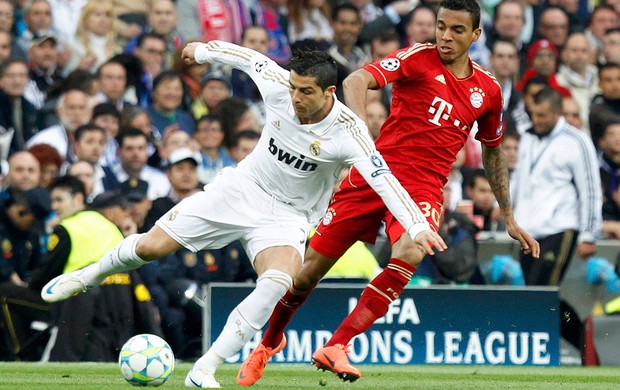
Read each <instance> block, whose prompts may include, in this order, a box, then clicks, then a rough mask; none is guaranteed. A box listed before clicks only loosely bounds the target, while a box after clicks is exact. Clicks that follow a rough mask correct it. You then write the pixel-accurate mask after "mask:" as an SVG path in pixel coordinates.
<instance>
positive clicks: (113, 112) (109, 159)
mask: <svg viewBox="0 0 620 390" xmlns="http://www.w3.org/2000/svg"><path fill="white" fill-rule="evenodd" d="M90 122H91V123H92V124H94V125H95V126H99V127H101V128H102V129H104V130H105V133H106V139H107V141H106V144H105V149H104V151H103V155H102V156H101V164H102V165H105V166H107V167H113V166H114V165H116V164H118V142H117V141H116V137H117V136H118V133H119V131H120V114H119V112H118V110H117V109H116V107H115V106H114V105H113V104H111V103H99V104H97V105H96V106H95V107H94V108H93V115H92V117H91V120H90Z"/></svg>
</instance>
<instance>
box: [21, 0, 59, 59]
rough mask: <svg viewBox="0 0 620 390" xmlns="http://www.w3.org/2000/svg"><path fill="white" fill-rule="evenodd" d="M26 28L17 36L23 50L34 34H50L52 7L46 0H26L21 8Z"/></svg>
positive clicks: (26, 47)
mask: <svg viewBox="0 0 620 390" xmlns="http://www.w3.org/2000/svg"><path fill="white" fill-rule="evenodd" d="M22 11H23V14H24V22H25V24H26V29H25V30H24V31H23V32H22V33H21V35H20V36H19V38H18V43H19V45H20V47H21V49H22V50H23V51H24V52H27V51H28V49H29V47H30V41H31V40H32V39H33V38H34V37H35V36H43V35H47V36H49V35H52V7H51V5H50V3H49V1H48V0H28V1H26V2H25V4H24V5H23V8H22Z"/></svg>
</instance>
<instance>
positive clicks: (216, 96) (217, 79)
mask: <svg viewBox="0 0 620 390" xmlns="http://www.w3.org/2000/svg"><path fill="white" fill-rule="evenodd" d="M200 84H201V86H202V89H201V92H200V96H199V97H198V98H196V100H194V103H192V114H193V115H194V118H195V119H198V118H200V117H202V116H203V115H206V114H209V113H212V112H213V111H214V110H215V108H216V107H217V105H218V104H220V102H221V101H222V100H224V99H227V98H229V97H230V96H232V84H231V82H230V79H229V78H228V77H227V76H226V75H225V74H224V73H223V72H221V71H212V72H208V73H205V75H204V76H203V77H202V80H201V82H200Z"/></svg>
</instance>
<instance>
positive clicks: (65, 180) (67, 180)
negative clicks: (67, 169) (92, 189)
mask: <svg viewBox="0 0 620 390" xmlns="http://www.w3.org/2000/svg"><path fill="white" fill-rule="evenodd" d="M56 188H60V189H63V190H67V191H69V193H71V195H75V194H82V196H83V197H84V200H86V186H84V183H83V182H82V180H80V179H78V178H77V177H75V176H70V175H64V176H60V177H59V178H57V179H56V180H54V182H53V183H52V185H51V186H50V191H52V190H54V189H56Z"/></svg>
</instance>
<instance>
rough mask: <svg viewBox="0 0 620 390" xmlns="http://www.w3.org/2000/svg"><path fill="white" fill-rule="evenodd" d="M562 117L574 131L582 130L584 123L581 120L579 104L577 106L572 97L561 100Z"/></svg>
mask: <svg viewBox="0 0 620 390" xmlns="http://www.w3.org/2000/svg"><path fill="white" fill-rule="evenodd" d="M588 110H589V108H588ZM562 116H563V117H564V119H566V122H568V124H569V125H571V126H573V127H574V128H576V129H579V130H583V123H584V122H583V121H582V119H581V109H580V107H579V104H577V102H576V101H575V99H573V98H572V97H565V98H562Z"/></svg>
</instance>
